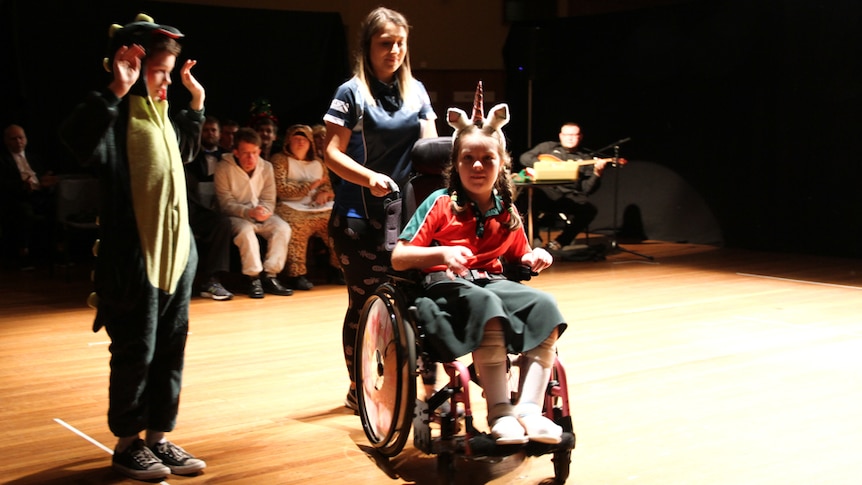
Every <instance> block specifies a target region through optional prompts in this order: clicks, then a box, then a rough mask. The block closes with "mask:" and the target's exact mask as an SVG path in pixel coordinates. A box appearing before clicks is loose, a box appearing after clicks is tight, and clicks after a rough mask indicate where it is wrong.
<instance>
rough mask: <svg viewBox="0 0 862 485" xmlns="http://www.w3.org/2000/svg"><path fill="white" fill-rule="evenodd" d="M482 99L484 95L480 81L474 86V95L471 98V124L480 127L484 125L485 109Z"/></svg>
mask: <svg viewBox="0 0 862 485" xmlns="http://www.w3.org/2000/svg"><path fill="white" fill-rule="evenodd" d="M484 98H485V95H484V93H483V91H482V81H479V84H478V85H477V86H476V95H475V96H474V97H473V116H472V118H473V124H474V125H476V126H478V127H480V128H481V127H482V125H483V124H484V123H485V118H484V116H485V114H484V113H485V107H484Z"/></svg>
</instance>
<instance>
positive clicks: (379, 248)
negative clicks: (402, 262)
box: [329, 213, 391, 390]
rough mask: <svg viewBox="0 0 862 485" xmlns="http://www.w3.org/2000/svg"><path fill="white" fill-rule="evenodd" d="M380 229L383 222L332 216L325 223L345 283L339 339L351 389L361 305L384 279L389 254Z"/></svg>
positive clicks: (353, 386) (388, 262)
mask: <svg viewBox="0 0 862 485" xmlns="http://www.w3.org/2000/svg"><path fill="white" fill-rule="evenodd" d="M383 228H384V225H383V223H382V222H381V221H380V220H377V219H356V218H352V217H346V216H341V215H337V214H335V213H333V214H332V217H331V218H330V220H329V235H330V237H331V238H332V241H333V244H334V246H335V252H336V253H337V254H338V260H339V262H340V263H341V269H342V271H344V280H345V282H346V283H347V296H348V304H347V313H346V314H345V316H344V326H343V327H342V331H341V338H342V345H343V346H344V363H345V364H346V365H347V374H348V376H349V377H350V389H351V390H353V389H355V387H356V376H355V374H354V370H353V349H354V347H355V346H356V333H357V330H358V329H359V317H360V314H361V313H362V306H363V305H365V300H366V299H368V297H369V296H370V295H371V294H372V293H374V290H376V289H377V287H378V286H379V285H380V284H381V283H383V282H384V281H387V279H388V277H387V276H386V271H387V269H388V268H389V264H390V260H391V254H390V253H389V251H387V250H386V249H385V248H384V244H383V243H384V230H383Z"/></svg>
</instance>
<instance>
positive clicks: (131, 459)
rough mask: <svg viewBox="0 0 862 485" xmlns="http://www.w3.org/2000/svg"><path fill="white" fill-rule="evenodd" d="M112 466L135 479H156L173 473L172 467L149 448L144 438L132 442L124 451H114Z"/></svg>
mask: <svg viewBox="0 0 862 485" xmlns="http://www.w3.org/2000/svg"><path fill="white" fill-rule="evenodd" d="M111 468H113V469H114V470H117V471H118V472H120V473H122V474H123V475H125V476H127V477H129V478H134V479H135V480H155V479H157V478H164V477H166V476H168V475H169V474H170V473H171V469H170V468H168V467H167V466H165V464H164V463H162V461H161V460H159V459H158V458H157V457H156V455H154V454H153V452H152V451H150V449H149V448H147V446H146V445H145V444H144V440H142V439H139V440H137V441H135V442H134V443H132V446H129V447H128V448H126V449H125V450H123V452H122V453H114V457H113V458H112V459H111Z"/></svg>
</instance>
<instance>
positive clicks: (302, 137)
mask: <svg viewBox="0 0 862 485" xmlns="http://www.w3.org/2000/svg"><path fill="white" fill-rule="evenodd" d="M284 140H285V144H284V149H283V151H282V153H278V154H275V155H273V157H272V165H273V168H274V170H275V186H276V191H277V193H278V205H277V206H276V210H275V211H276V214H278V215H279V216H281V218H282V219H284V220H286V221H287V222H288V224H290V227H291V232H292V234H291V237H290V244H289V245H288V249H287V260H288V263H287V275H288V277H289V278H290V279H289V280H288V285H289V286H291V287H292V288H293V289H295V290H310V289H312V288H313V287H314V285H312V284H311V282H310V281H308V278H307V273H308V269H307V266H306V253H307V252H308V241H309V239H311V238H312V237H314V236H317V237H319V238H321V239H322V240H323V241H325V242H326V243H327V247H328V248H329V264H330V265H331V266H332V267H333V269H335V270H336V271H340V269H337V268H338V259H337V257H336V256H335V251H334V250H333V248H332V243H331V241H330V239H329V234H328V229H327V227H328V225H329V216H330V214H331V213H332V200H333V199H334V197H335V194H334V193H333V191H332V185H331V184H330V183H329V176H328V171H327V170H326V167H325V166H324V165H323V162H322V161H321V160H320V159H317V158H315V156H314V153H315V150H314V147H315V144H314V135H313V133H312V130H311V128H310V127H309V126H307V125H293V126H291V127H290V128H288V129H287V135H286V136H285V138H284Z"/></svg>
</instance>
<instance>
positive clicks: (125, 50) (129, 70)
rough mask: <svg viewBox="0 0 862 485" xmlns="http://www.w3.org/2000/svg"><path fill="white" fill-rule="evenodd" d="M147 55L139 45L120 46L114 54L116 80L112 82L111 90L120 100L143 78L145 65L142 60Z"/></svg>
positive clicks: (113, 66)
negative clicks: (142, 71)
mask: <svg viewBox="0 0 862 485" xmlns="http://www.w3.org/2000/svg"><path fill="white" fill-rule="evenodd" d="M145 54H146V51H145V50H144V48H143V47H141V46H140V45H138V44H132V45H124V46H120V48H119V49H117V52H115V53H114V59H113V65H112V68H113V72H114V80H113V81H111V84H110V86H109V88H110V89H111V91H113V92H114V94H115V95H116V96H117V97H118V98H122V97H123V96H125V95H126V94H128V92H129V89H131V88H132V85H134V84H135V82H137V80H138V78H139V77H140V76H141V65H142V64H143V63H142V61H141V59H143V58H144V55H145Z"/></svg>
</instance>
